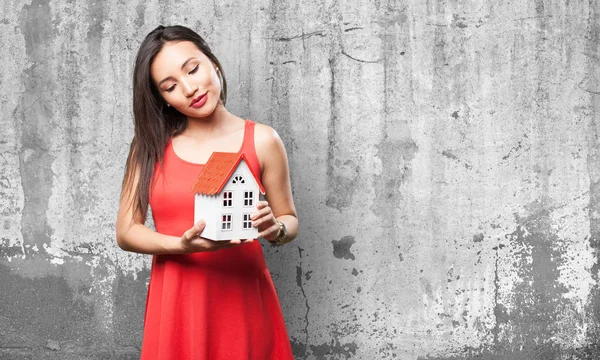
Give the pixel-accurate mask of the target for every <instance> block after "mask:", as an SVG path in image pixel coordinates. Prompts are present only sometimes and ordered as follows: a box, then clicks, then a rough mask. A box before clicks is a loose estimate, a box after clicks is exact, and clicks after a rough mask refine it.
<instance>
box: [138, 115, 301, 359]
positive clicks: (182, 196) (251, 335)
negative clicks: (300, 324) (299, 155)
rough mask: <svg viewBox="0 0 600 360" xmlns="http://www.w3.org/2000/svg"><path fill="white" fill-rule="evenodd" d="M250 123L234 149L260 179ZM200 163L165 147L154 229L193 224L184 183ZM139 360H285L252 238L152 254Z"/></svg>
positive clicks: (281, 326) (277, 316) (280, 324)
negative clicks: (194, 250) (205, 248)
mask: <svg viewBox="0 0 600 360" xmlns="http://www.w3.org/2000/svg"><path fill="white" fill-rule="evenodd" d="M254 125H255V123H254V122H253V121H251V120H246V125H245V129H244V141H243V143H242V148H241V149H240V151H243V152H244V154H245V156H246V158H247V159H248V165H249V167H250V169H251V170H252V171H253V172H254V174H256V175H258V178H259V179H260V175H261V171H260V165H259V162H258V158H257V157H256V152H255V149H254ZM202 166H203V165H202V164H195V163H190V162H187V161H185V160H183V159H181V158H179V157H178V156H177V155H176V154H175V152H174V151H173V146H172V144H171V142H170V141H169V143H168V144H167V147H166V150H165V156H164V167H163V170H162V171H161V169H160V167H159V166H157V167H156V171H155V175H154V187H153V188H152V190H151V193H150V206H151V208H152V215H153V218H154V224H155V226H156V231H158V232H159V233H162V234H167V235H172V236H182V235H183V233H184V232H185V231H186V230H188V229H189V228H191V227H192V226H193V224H194V194H193V193H192V192H191V188H192V185H193V184H194V182H195V180H196V178H197V177H198V175H199V174H200V170H202ZM141 359H143V360H150V359H157V360H169V359H172V360H188V359H189V360H196V359H200V360H204V359H206V360H219V359H227V360H245V359H253V360H254V359H255V360H267V359H273V360H275V359H276V360H282V359H293V356H292V350H291V346H290V341H289V338H288V334H287V331H286V328H285V323H284V319H283V315H282V312H281V306H280V304H279V299H278V297H277V293H276V292H275V288H274V286H273V281H272V279H271V275H270V273H269V270H268V269H267V265H266V263H265V259H264V256H263V252H262V247H261V245H260V243H259V242H258V241H256V240H255V241H254V242H252V243H249V244H242V245H240V246H237V247H234V248H230V249H223V250H218V251H215V252H199V253H194V254H190V255H176V254H169V255H154V256H153V259H152V271H151V274H150V284H149V286H148V297H147V300H146V314H145V318H144V338H143V343H142V354H141Z"/></svg>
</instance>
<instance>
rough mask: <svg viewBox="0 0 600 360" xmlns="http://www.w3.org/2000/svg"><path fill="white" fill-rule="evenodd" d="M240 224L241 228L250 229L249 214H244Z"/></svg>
mask: <svg viewBox="0 0 600 360" xmlns="http://www.w3.org/2000/svg"><path fill="white" fill-rule="evenodd" d="M242 224H243V226H242V228H243V229H252V219H250V214H244V217H243V219H242Z"/></svg>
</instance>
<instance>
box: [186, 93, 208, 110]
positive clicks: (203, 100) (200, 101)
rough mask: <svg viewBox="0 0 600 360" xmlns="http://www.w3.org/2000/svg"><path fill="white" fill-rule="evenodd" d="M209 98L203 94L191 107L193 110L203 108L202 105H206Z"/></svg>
mask: <svg viewBox="0 0 600 360" xmlns="http://www.w3.org/2000/svg"><path fill="white" fill-rule="evenodd" d="M207 98H208V93H205V94H202V95H200V96H198V97H197V98H195V99H194V100H193V101H192V104H191V105H190V106H191V107H193V108H196V109H197V108H199V107H202V105H204V104H206V99H207Z"/></svg>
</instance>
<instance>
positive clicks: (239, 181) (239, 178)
mask: <svg viewBox="0 0 600 360" xmlns="http://www.w3.org/2000/svg"><path fill="white" fill-rule="evenodd" d="M233 183H234V184H245V183H246V181H245V180H244V177H243V176H242V175H236V176H235V177H234V178H233Z"/></svg>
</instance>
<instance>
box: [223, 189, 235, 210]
mask: <svg viewBox="0 0 600 360" xmlns="http://www.w3.org/2000/svg"><path fill="white" fill-rule="evenodd" d="M232 205H233V194H232V192H231V191H224V192H223V206H224V207H231V206H232Z"/></svg>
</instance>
